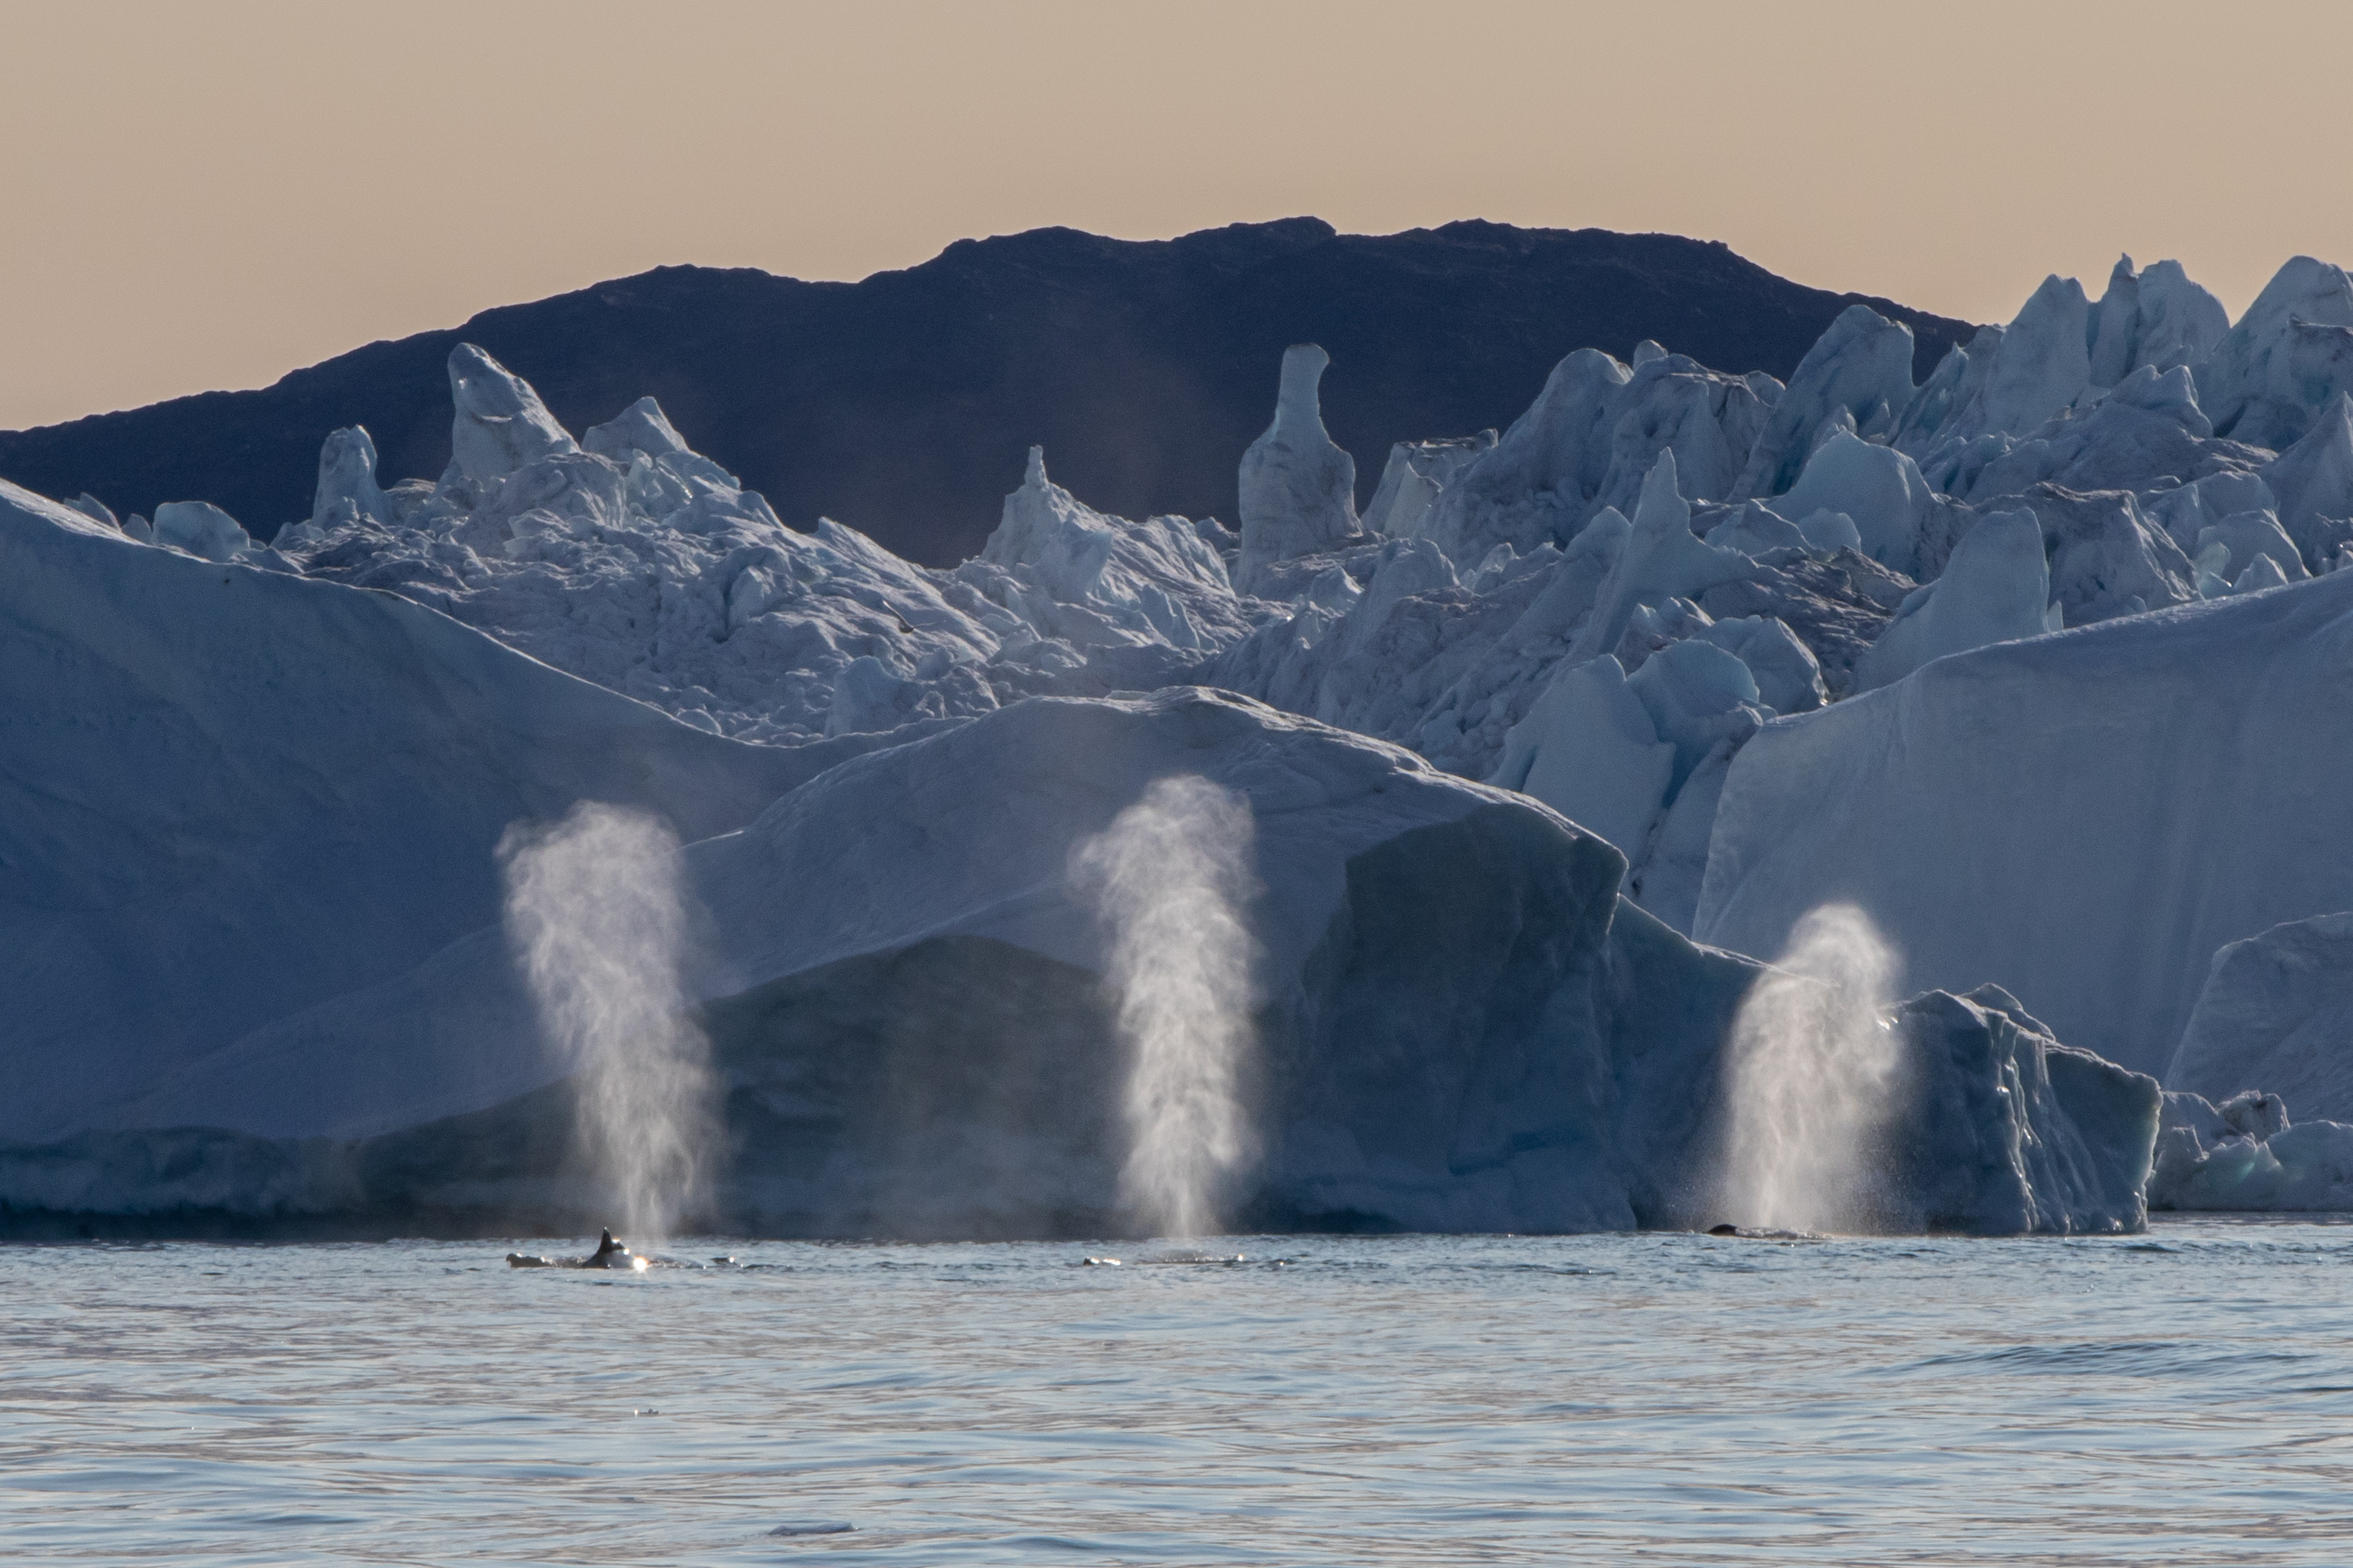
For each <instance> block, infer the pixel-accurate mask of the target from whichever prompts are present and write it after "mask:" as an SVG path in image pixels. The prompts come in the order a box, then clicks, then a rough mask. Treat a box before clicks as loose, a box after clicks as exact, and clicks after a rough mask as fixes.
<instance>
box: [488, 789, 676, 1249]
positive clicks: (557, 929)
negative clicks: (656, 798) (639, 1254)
mask: <svg viewBox="0 0 2353 1568" xmlns="http://www.w3.org/2000/svg"><path fill="white" fill-rule="evenodd" d="M678 850H679V844H678V838H677V836H676V835H675V834H673V833H671V832H670V829H669V827H668V826H665V825H663V824H662V823H661V822H660V821H659V820H658V819H657V818H655V817H652V816H648V815H646V814H645V813H643V812H638V811H630V810H626V809H624V808H622V807H619V806H612V805H599V804H596V803H595V802H583V803H582V804H581V805H577V806H575V807H574V808H573V810H572V812H571V814H570V815H569V816H565V818H564V820H563V821H561V822H558V823H555V824H554V825H552V826H550V825H541V826H523V825H521V824H518V825H517V826H514V827H512V828H510V829H508V831H507V835H506V837H505V838H504V839H502V840H501V843H500V845H499V861H500V864H501V868H503V870H504V871H505V874H506V924H507V935H508V940H509V941H510V942H512V944H513V946H514V951H515V953H516V957H517V959H518V961H519V962H520V963H521V965H522V970H523V974H524V977H525V978H526V980H527V981H528V982H529V983H530V985H531V991H532V995H533V999H534V1001H535V1002H536V1003H537V1004H538V1007H539V1016H540V1024H541V1027H542V1028H543V1030H544V1031H545V1032H546V1034H547V1036H548V1037H549V1038H550V1039H551V1040H553V1041H554V1043H555V1044H556V1045H557V1046H558V1047H560V1048H561V1049H563V1050H564V1051H565V1053H566V1054H567V1055H568V1056H569V1058H570V1059H571V1060H572V1061H573V1063H574V1064H575V1067H576V1069H577V1074H578V1084H579V1116H580V1133H581V1138H582V1142H583V1143H584V1145H585V1146H586V1149H587V1151H588V1152H589V1155H590V1158H591V1160H592V1161H593V1162H594V1164H595V1167H596V1171H597V1172H598V1173H599V1174H600V1175H601V1176H603V1177H604V1179H605V1180H606V1181H607V1182H608V1183H610V1184H611V1186H612V1189H613V1193H614V1195H615V1197H616V1198H617V1200H618V1202H619V1203H620V1205H621V1208H622V1215H621V1217H622V1219H623V1222H624V1223H625V1224H626V1225H627V1226H628V1228H629V1231H630V1233H631V1235H632V1236H633V1237H637V1236H642V1237H660V1236H666V1235H668V1234H670V1228H671V1226H674V1225H675V1224H676V1223H677V1221H678V1219H679V1218H680V1216H681V1215H682V1214H683V1213H684V1212H685V1211H686V1210H687V1209H688V1208H689V1206H690V1205H691V1204H692V1203H693V1202H694V1200H695V1198H696V1196H697V1195H698V1194H699V1191H700V1189H701V1187H702V1181H703V1176H704V1171H703V1165H702V1152H703V1151H704V1150H706V1149H707V1148H709V1147H710V1146H711V1142H712V1137H713V1135H714V1134H715V1132H716V1130H717V1121H718V1118H717V1110H716V1104H715V1099H716V1094H715V1089H714V1085H713V1080H712V1070H711V1045H710V1042H709V1041H708V1040H707V1039H705V1038H704V1037H703V1034H702V1030H701V1029H700V1028H698V1027H696V1026H695V1025H694V1024H693V1023H692V1022H691V1020H690V1019H689V1018H688V1017H687V1016H686V1012H685V1009H686V996H685V994H684V990H683V987H682V985H681V979H680V964H681V960H682V959H683V958H684V956H685V949H686V939H687V898H686V892H685V889H684V888H683V886H682V885H681V878H680V859H679V852H678Z"/></svg>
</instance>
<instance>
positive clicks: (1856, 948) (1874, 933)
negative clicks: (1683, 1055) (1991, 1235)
mask: <svg viewBox="0 0 2353 1568" xmlns="http://www.w3.org/2000/svg"><path fill="white" fill-rule="evenodd" d="M1774 963H1775V968H1774V970H1773V971H1771V972H1767V973H1766V974H1765V975H1763V976H1762V977H1761V978H1759V979H1758V981H1757V984H1756V985H1755V986H1754V987H1752V988H1751V989H1750V991H1749V993H1748V995H1747V997H1746V999H1745V1000H1744V1001H1743V1002H1742V1003H1741V1005H1740V1014H1739V1016H1738V1017H1737V1019H1736V1020H1735V1022H1734V1024H1733V1035H1732V1053H1731V1088H1732V1126H1731V1136H1730V1140H1729V1145H1728V1148H1727V1150H1726V1157H1725V1173H1724V1185H1723V1189H1722V1193H1721V1197H1720V1201H1721V1203H1722V1205H1723V1207H1724V1210H1725V1217H1726V1218H1728V1219H1730V1220H1732V1221H1733V1222H1735V1223H1737V1224H1740V1225H1745V1226H1761V1227H1769V1228H1773V1229H1780V1230H1815V1231H1825V1230H1846V1231H1854V1230H1867V1229H1870V1228H1872V1226H1873V1211H1874V1208H1875V1206H1876V1205H1874V1204H1873V1192H1872V1175H1873V1167H1874V1164H1875V1161H1876V1155H1877V1152H1878V1145H1879V1142H1880V1139H1881V1137H1882V1134H1883V1131H1884V1129H1885V1127H1886V1124H1887V1120H1888V1116H1889V1113H1890V1110H1891V1109H1892V1108H1891V1104H1890V1101H1891V1100H1892V1097H1893V1091H1894V1079H1895V1066H1896V1046H1895V1037H1894V1031H1893V1030H1892V1029H1891V1028H1890V1027H1889V1026H1888V1023H1887V1021H1886V1019H1885V1017H1884V1016H1883V1008H1884V1006H1885V1005H1886V1003H1887V1002H1888V1000H1889V997H1888V994H1887V992H1888V988H1889V985H1890V984H1891V983H1892V982H1893V980H1894V975H1895V968H1896V963H1895V953H1894V950H1893V949H1892V948H1890V947H1889V945H1888V944H1887V942H1886V941H1885V939H1884V938H1883V937H1882V936H1881V935H1880V933H1879V931H1878V928H1877V927H1875V926H1873V924H1872V922H1871V918H1870V917H1869V916H1868V915H1866V914H1864V913H1863V912H1862V910H1859V909H1856V908H1855V907H1854V906H1853V905H1852V904H1825V905H1823V906H1822V907H1821V908H1820V909H1817V910H1812V911H1811V912H1810V913H1809V914H1807V915H1806V916H1805V917H1804V918H1803V919H1802V920H1800V921H1798V923H1797V924H1796V925H1795V926H1794V927H1792V928H1791V929H1790V931H1789V941H1788V947H1787V948H1786V949H1785V950H1784V951H1783V952H1782V954H1781V956H1780V957H1779V958H1778V959H1777V960H1775V961H1774Z"/></svg>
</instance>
